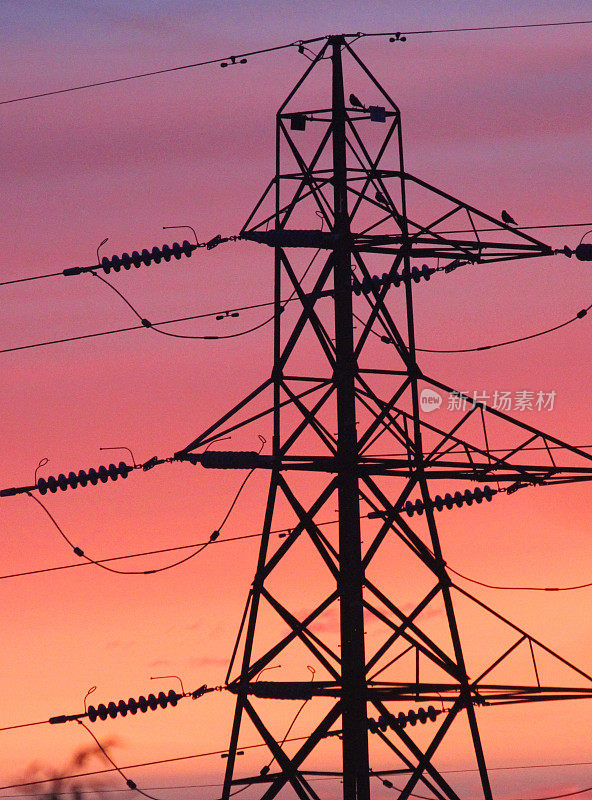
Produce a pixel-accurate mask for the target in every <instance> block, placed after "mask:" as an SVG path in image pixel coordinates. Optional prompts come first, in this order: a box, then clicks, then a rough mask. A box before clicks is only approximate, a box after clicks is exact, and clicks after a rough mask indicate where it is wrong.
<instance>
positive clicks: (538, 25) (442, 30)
mask: <svg viewBox="0 0 592 800" xmlns="http://www.w3.org/2000/svg"><path fill="white" fill-rule="evenodd" d="M590 24H592V20H590V19H586V20H575V21H573V22H530V23H526V24H524V25H483V26H481V27H478V28H435V29H433V30H421V31H388V32H382V33H362V34H358V35H359V36H361V37H362V38H368V37H373V36H397V35H398V36H401V35H405V36H415V35H418V34H425V33H466V32H470V31H507V30H516V29H519V28H554V27H559V26H565V25H590Z"/></svg>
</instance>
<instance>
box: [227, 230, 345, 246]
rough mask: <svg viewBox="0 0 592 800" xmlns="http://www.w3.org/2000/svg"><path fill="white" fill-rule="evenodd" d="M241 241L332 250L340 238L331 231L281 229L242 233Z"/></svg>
mask: <svg viewBox="0 0 592 800" xmlns="http://www.w3.org/2000/svg"><path fill="white" fill-rule="evenodd" d="M240 238H241V239H247V240H248V241H251V242H259V244H266V245H268V246H269V247H314V248H321V249H323V250H332V249H333V248H334V247H335V246H336V245H337V244H338V243H339V241H341V238H342V237H341V236H340V235H339V234H337V233H331V231H318V230H314V231H310V230H300V231H294V230H292V231H286V230H283V229H278V230H270V231H244V232H243V233H241V237H240Z"/></svg>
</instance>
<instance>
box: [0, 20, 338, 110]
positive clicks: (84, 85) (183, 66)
mask: <svg viewBox="0 0 592 800" xmlns="http://www.w3.org/2000/svg"><path fill="white" fill-rule="evenodd" d="M324 38H325V37H323V36H321V37H317V38H316V39H307V40H306V41H302V42H290V43H289V44H280V45H277V46H275V47H266V48H264V49H261V50H251V51H250V52H247V53H240V54H238V55H235V56H225V57H223V58H211V59H208V60H207V61H196V62H194V63H192V64H181V65H180V66H176V67H164V68H163V69H155V70H151V71H149V72H138V73H136V74H135V75H124V76H123V77H121V78H107V79H106V80H102V81H93V82H91V83H82V84H79V85H77V86H69V87H67V88H65V89H52V90H51V91H48V92H37V93H36V94H29V95H22V96H20V97H13V98H11V99H10V100H0V106H5V105H10V104H11V103H22V102H24V101H26V100H38V99H39V98H41V97H53V96H54V95H58V94H67V93H68V92H78V91H80V90H81V89H95V88H97V87H98V86H109V85H112V84H114V83H124V82H125V81H135V80H138V79H139V78H152V77H154V76H156V75H166V74H167V73H171V72H181V71H182V70H186V69H196V68H197V67H206V66H208V65H210V64H222V63H223V62H227V61H231V62H232V61H233V59H234V60H235V59H242V58H247V57H249V56H258V55H262V54H263V53H273V52H276V51H278V50H286V49H288V48H290V47H299V46H300V45H303V44H312V43H313V42H320V41H322V40H323V39H324Z"/></svg>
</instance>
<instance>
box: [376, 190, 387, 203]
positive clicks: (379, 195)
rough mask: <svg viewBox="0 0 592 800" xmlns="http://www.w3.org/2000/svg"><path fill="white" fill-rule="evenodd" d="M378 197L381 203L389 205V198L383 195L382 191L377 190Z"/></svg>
mask: <svg viewBox="0 0 592 800" xmlns="http://www.w3.org/2000/svg"><path fill="white" fill-rule="evenodd" d="M376 199H377V200H378V202H379V203H382V205H383V206H386V205H388V200H387V199H386V197H385V196H384V195H383V193H382V192H376Z"/></svg>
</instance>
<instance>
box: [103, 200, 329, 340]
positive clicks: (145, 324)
mask: <svg viewBox="0 0 592 800" xmlns="http://www.w3.org/2000/svg"><path fill="white" fill-rule="evenodd" d="M315 214H317V216H319V217H320V218H321V231H322V230H323V225H324V219H323V215H322V214H321V212H320V211H315ZM194 233H195V232H194ZM230 238H231V239H234V238H236V237H230ZM196 240H197V236H196ZM105 241H106V240H105ZM214 241H215V239H213V240H212V242H214ZM103 244H104V242H103ZM320 252H321V248H320V247H319V248H318V249H317V250H316V252H315V253H314V255H313V256H312V258H311V260H310V262H309V263H308V265H307V267H306V269H305V270H304V273H303V274H302V277H301V278H300V283H301V282H302V281H303V280H304V279H305V278H306V276H307V275H308V273H309V271H310V269H311V267H312V266H313V264H314V262H315V261H316V259H317V257H318V255H319V253H320ZM89 272H90V274H91V275H94V277H95V278H98V279H99V280H100V281H102V282H103V283H104V284H106V285H107V286H109V288H110V289H112V290H113V291H114V292H115V294H117V295H119V297H120V298H121V299H122V300H123V302H124V303H125V304H126V305H127V306H128V307H129V308H130V309H131V310H132V311H133V313H134V314H135V315H136V317H137V318H138V319H139V320H140V322H141V323H142V326H143V327H144V328H149V329H150V330H153V331H155V332H156V333H160V334H162V335H163V336H170V337H172V338H174V339H200V340H204V339H207V340H212V339H236V338H238V337H240V336H246V335H247V334H249V333H254V332H255V331H258V330H261V328H264V327H265V326H266V325H269V324H270V322H273V320H274V319H275V314H273V315H272V316H271V317H268V318H267V319H266V320H264V321H263V322H260V323H259V324H258V325H254V326H253V327H251V328H247V329H246V330H243V331H238V332H236V333H227V334H220V335H208V336H205V335H201V336H198V335H189V334H181V333H171V332H170V331H163V330H161V329H160V328H158V327H157V325H158V323H155V324H153V323H152V322H150V320H149V319H147V318H146V317H143V316H142V315H141V314H140V312H139V311H138V310H137V309H136V308H134V306H133V305H132V304H131V303H130V301H129V300H128V299H127V298H126V297H125V296H124V295H123V294H122V293H121V292H120V291H119V289H117V288H116V287H115V286H114V285H113V284H112V283H111V282H110V281H108V280H107V279H106V278H103V277H102V276H101V275H99V274H98V273H97V272H95V271H94V270H89ZM295 296H296V289H294V290H293V291H292V293H291V294H290V296H289V297H287V298H286V299H285V300H282V301H280V307H279V313H280V314H281V313H282V312H283V311H284V308H285V307H286V304H287V303H290V302H292V301H293V300H294V298H295ZM226 313H227V314H228V312H226Z"/></svg>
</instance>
